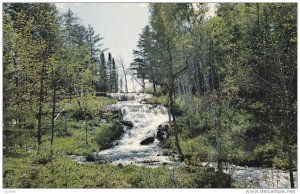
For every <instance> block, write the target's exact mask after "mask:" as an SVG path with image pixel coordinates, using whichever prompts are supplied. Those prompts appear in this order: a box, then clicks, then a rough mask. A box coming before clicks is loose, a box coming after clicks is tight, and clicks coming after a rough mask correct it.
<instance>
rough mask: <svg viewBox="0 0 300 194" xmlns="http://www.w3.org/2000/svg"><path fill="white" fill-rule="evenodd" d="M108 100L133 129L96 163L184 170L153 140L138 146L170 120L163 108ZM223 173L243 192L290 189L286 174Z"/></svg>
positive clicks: (139, 99) (243, 169)
mask: <svg viewBox="0 0 300 194" xmlns="http://www.w3.org/2000/svg"><path fill="white" fill-rule="evenodd" d="M108 96H109V97H111V98H114V99H117V100H119V102H118V103H117V104H114V105H111V108H113V109H120V110H121V112H122V115H123V120H124V121H130V122H132V124H133V127H132V128H128V127H126V126H125V132H124V134H123V136H122V137H121V138H120V139H119V140H117V141H115V142H114V147H112V148H110V149H107V150H103V151H100V152H96V153H93V154H92V155H93V157H94V159H95V160H97V161H100V162H101V161H102V162H105V163H112V164H115V165H118V164H122V165H127V164H136V165H141V166H147V167H155V166H160V165H167V166H169V167H171V168H172V166H187V164H185V163H184V162H182V163H178V162H174V161H172V160H171V158H170V157H169V156H164V155H163V150H162V148H161V147H160V146H159V141H158V140H157V139H156V138H155V139H154V141H153V143H150V144H149V145H141V144H140V143H141V141H143V140H145V139H146V138H149V137H155V136H156V130H157V128H158V126H159V125H160V124H162V123H164V122H166V121H168V120H169V117H168V112H167V109H166V107H164V106H162V105H150V104H144V103H143V101H144V99H145V98H149V97H151V95H149V94H138V93H133V94H108ZM75 158H76V157H75ZM76 160H77V162H79V163H83V162H85V158H84V157H83V158H81V159H80V158H77V159H76ZM202 165H203V166H209V167H214V168H215V169H216V164H215V163H207V162H203V163H202ZM223 171H224V172H225V173H227V174H230V175H231V176H232V179H233V180H237V181H243V184H244V185H243V187H244V188H290V183H289V173H288V171H283V170H277V169H271V168H264V167H247V166H237V165H233V164H225V165H224V169H223ZM294 177H295V187H296V188H297V187H298V185H297V171H295V172H294Z"/></svg>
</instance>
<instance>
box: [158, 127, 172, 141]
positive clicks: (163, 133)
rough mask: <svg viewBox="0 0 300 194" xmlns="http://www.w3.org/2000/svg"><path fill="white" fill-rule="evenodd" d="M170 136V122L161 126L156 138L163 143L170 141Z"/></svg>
mask: <svg viewBox="0 0 300 194" xmlns="http://www.w3.org/2000/svg"><path fill="white" fill-rule="evenodd" d="M169 136H170V133H169V122H164V123H162V124H160V125H159V126H158V128H157V130H156V138H157V139H158V140H159V141H163V140H166V139H168V138H169Z"/></svg>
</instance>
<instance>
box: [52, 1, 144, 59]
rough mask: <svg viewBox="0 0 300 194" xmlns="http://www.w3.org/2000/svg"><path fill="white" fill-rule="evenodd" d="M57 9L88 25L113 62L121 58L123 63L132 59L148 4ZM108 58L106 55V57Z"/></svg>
mask: <svg viewBox="0 0 300 194" xmlns="http://www.w3.org/2000/svg"><path fill="white" fill-rule="evenodd" d="M56 6H57V7H58V9H59V10H60V11H62V12H66V11H67V10H68V9H71V10H72V11H73V12H74V13H75V14H76V15H77V16H78V17H79V18H80V19H81V20H82V21H81V22H82V24H84V25H85V26H87V25H88V24H90V25H91V26H92V27H93V28H94V30H95V32H96V33H97V34H98V33H99V34H100V36H101V37H104V39H103V40H102V43H103V44H104V45H103V48H108V49H109V50H108V51H107V52H106V55H107V54H108V52H111V54H112V55H113V57H114V58H115V59H118V58H119V57H122V58H123V59H124V61H125V63H127V64H128V63H130V62H131V61H132V60H133V56H132V50H133V49H135V48H136V45H137V41H138V38H139V34H140V33H141V32H142V28H143V27H145V26H146V25H147V24H148V18H149V12H148V7H147V6H148V4H147V3H56ZM106 57H107V56H106Z"/></svg>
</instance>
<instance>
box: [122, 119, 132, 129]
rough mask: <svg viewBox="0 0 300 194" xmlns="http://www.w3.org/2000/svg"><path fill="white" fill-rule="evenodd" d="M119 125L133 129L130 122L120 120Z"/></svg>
mask: <svg viewBox="0 0 300 194" xmlns="http://www.w3.org/2000/svg"><path fill="white" fill-rule="evenodd" d="M120 123H121V124H122V125H124V126H127V127H129V128H132V127H133V123H132V122H131V121H124V120H120Z"/></svg>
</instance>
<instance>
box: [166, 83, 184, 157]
mask: <svg viewBox="0 0 300 194" xmlns="http://www.w3.org/2000/svg"><path fill="white" fill-rule="evenodd" d="M173 93H174V80H173V81H172V87H171V88H169V99H170V110H171V115H172V119H173V121H172V127H173V129H174V135H175V146H176V149H177V152H178V154H179V157H180V161H181V162H183V161H184V155H183V153H182V150H181V148H180V145H179V138H178V126H177V123H176V116H175V114H174V112H175V111H174V99H173Z"/></svg>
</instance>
